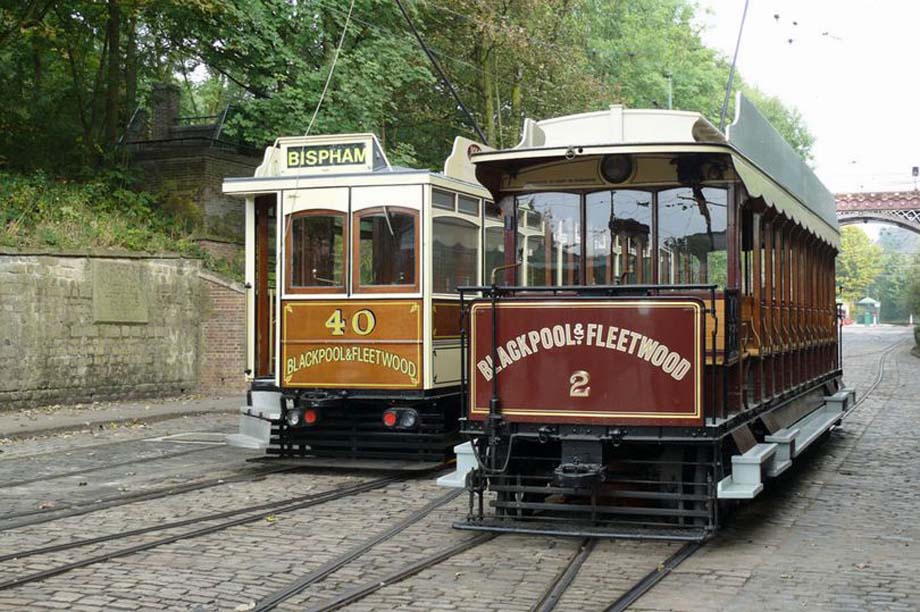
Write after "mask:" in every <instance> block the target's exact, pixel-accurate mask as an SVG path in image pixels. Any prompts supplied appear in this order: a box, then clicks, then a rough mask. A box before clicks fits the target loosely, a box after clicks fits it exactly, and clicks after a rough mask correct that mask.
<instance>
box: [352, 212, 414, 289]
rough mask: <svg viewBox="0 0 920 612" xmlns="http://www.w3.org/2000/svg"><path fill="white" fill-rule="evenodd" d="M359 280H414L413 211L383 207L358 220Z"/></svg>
mask: <svg viewBox="0 0 920 612" xmlns="http://www.w3.org/2000/svg"><path fill="white" fill-rule="evenodd" d="M359 231H360V238H359V245H360V246H359V253H358V256H359V257H360V258H361V259H360V264H359V268H360V284H361V285H364V286H367V285H414V284H415V233H416V228H415V215H412V214H410V213H404V212H399V211H394V210H392V209H388V208H384V209H383V210H381V211H380V212H374V213H365V214H363V215H361V216H360V221H359Z"/></svg>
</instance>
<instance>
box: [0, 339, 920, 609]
mask: <svg viewBox="0 0 920 612" xmlns="http://www.w3.org/2000/svg"><path fill="white" fill-rule="evenodd" d="M908 337H909V334H908V333H907V332H906V331H904V330H899V329H893V328H892V329H885V328H881V329H860V330H852V331H851V330H848V331H847V332H846V333H845V339H844V342H845V354H846V355H847V359H846V363H845V366H846V368H847V381H848V384H850V385H851V386H855V387H856V388H857V391H860V390H861V389H865V388H866V387H868V385H870V384H871V383H872V381H873V380H874V378H875V375H876V368H877V364H878V361H879V354H880V353H881V351H883V350H884V349H885V348H886V347H888V346H891V345H892V344H893V343H897V342H900V343H901V345H900V346H899V347H898V348H897V349H896V350H895V351H894V352H893V353H892V354H890V356H889V357H888V359H887V363H888V368H887V370H886V371H885V375H884V378H883V379H882V382H881V384H880V385H879V386H878V388H877V389H876V391H875V392H874V393H873V394H872V395H870V396H869V397H868V398H867V399H866V401H865V402H864V403H863V404H862V405H861V406H860V407H859V408H858V409H857V410H856V411H855V412H854V413H853V415H852V416H851V418H850V419H848V420H847V421H846V422H845V424H844V426H843V427H842V428H840V429H839V430H837V431H835V432H833V433H832V435H831V436H830V437H829V439H828V440H827V441H825V442H824V443H822V444H820V445H819V447H818V448H817V449H816V450H815V452H811V453H809V455H810V456H809V457H808V458H807V460H805V461H799V462H798V463H797V464H796V466H795V467H794V468H793V469H792V470H790V473H788V474H787V475H784V477H783V478H782V479H781V480H780V481H779V482H776V483H773V485H772V486H770V487H768V491H767V492H766V493H765V494H764V495H762V496H761V498H759V499H758V500H757V501H756V502H755V503H752V504H749V505H747V506H744V507H742V508H741V509H740V510H739V511H738V512H737V513H736V515H735V516H734V517H733V518H732V519H731V520H730V522H729V524H728V526H727V528H726V529H725V531H724V532H723V533H721V534H720V535H719V536H718V537H717V538H715V539H714V540H713V541H712V542H710V543H709V544H707V545H706V546H705V547H703V548H702V549H701V550H700V551H699V552H697V553H696V554H695V555H694V556H693V557H691V558H690V559H688V560H687V561H685V562H684V563H683V565H681V566H680V567H679V568H678V569H677V570H675V572H674V573H672V574H671V575H670V576H669V577H667V578H666V579H664V580H663V581H662V582H661V583H659V585H658V586H657V587H655V588H654V589H653V590H652V591H651V592H650V593H648V594H647V595H645V596H644V597H643V598H642V599H640V600H639V601H638V602H637V603H636V604H635V605H634V609H637V610H701V609H706V610H710V609H724V610H747V609H755V608H756V609H758V610H764V609H767V610H786V609H790V608H795V609H809V608H824V609H834V610H837V609H855V610H876V609H891V610H899V609H905V610H907V609H917V608H918V607H920V587H918V586H917V585H916V583H915V581H914V575H913V574H914V572H915V571H916V568H917V567H920V548H918V547H920V545H918V544H917V539H918V535H920V534H918V531H920V528H918V527H917V520H916V519H917V516H918V513H920V511H918V510H917V498H918V488H917V482H920V457H918V453H920V450H918V449H920V446H918V437H920V435H918V434H917V433H915V432H914V428H912V427H911V426H910V424H911V423H915V422H916V420H917V415H916V414H915V412H914V411H915V410H918V409H920V407H918V406H917V401H916V398H917V397H918V395H920V376H917V374H918V373H920V359H917V358H915V357H912V356H910V355H909V353H908V350H909V344H908V343H907V338H908ZM235 421H236V419H235V417H233V416H232V415H213V416H207V417H197V416H196V417H189V418H187V419H178V420H173V421H163V422H159V423H152V424H148V425H145V426H143V427H134V428H132V427H119V428H117V429H112V430H104V431H101V432H98V431H97V432H96V433H95V434H91V433H80V434H67V435H56V436H48V437H44V438H36V439H30V440H21V441H15V442H10V443H7V444H6V445H4V447H3V449H4V451H6V452H5V453H4V454H3V455H0V556H2V555H4V554H7V553H10V552H13V551H23V550H26V549H31V548H35V547H39V546H47V545H53V544H60V543H66V542H69V541H72V540H74V539H77V538H85V537H94V536H99V535H105V534H117V533H121V532H123V531H126V530H128V529H137V528H139V527H146V526H153V525H162V524H164V523H166V522H169V521H175V520H178V519H187V518H194V517H201V516H204V515H207V514H210V513H213V512H220V511H225V510H230V509H235V508H243V507H246V506H249V505H253V504H258V503H265V502H268V501H277V500H283V499H287V498H290V497H293V496H298V495H305V494H308V493H314V492H320V491H328V490H333V489H336V488H339V487H342V486H345V485H349V484H356V483H359V482H363V481H367V480H369V479H372V478H374V477H375V476H376V475H371V474H366V473H363V474H362V473H358V472H334V471H311V472H305V471H290V472H279V473H271V474H264V475H262V476H261V477H260V478H258V479H253V478H249V476H253V475H255V474H257V473H258V472H259V470H260V469H264V468H261V467H259V466H258V465H256V466H254V465H253V464H251V463H246V461H245V460H246V459H247V458H249V457H251V456H252V455H251V454H246V453H242V452H239V451H237V450H236V449H231V448H228V447H226V446H221V445H216V444H204V443H202V442H207V441H214V440H217V437H215V436H207V435H198V436H194V437H192V438H191V439H186V440H185V441H186V442H192V443H188V444H182V443H180V442H178V441H177V439H175V438H172V439H161V440H151V439H155V438H162V437H163V436H168V435H170V434H175V433H182V432H189V431H197V432H221V431H230V430H232V429H233V428H234V427H235ZM905 424H907V425H905ZM195 441H197V442H199V443H195ZM189 451H191V452H189ZM132 459H143V461H142V462H140V463H137V462H135V463H129V462H131V461H132ZM77 472H79V473H77ZM239 476H244V478H243V479H241V480H234V478H235V477H239ZM216 477H219V478H223V479H225V481H224V482H223V483H222V484H215V486H211V487H209V488H204V489H200V490H196V491H190V492H185V493H177V494H175V495H171V496H168V497H162V498H158V499H153V500H147V501H135V502H134V503H124V504H121V505H117V506H114V507H110V508H102V509H97V510H95V511H92V512H88V513H84V514H80V515H78V516H69V517H68V516H65V517H63V518H58V519H57V520H51V521H48V522H44V523H41V524H35V525H31V526H20V527H15V528H10V527H9V525H10V524H11V523H9V521H7V522H6V525H7V526H6V527H4V520H3V517H9V515H11V514H12V515H17V514H19V515H20V516H19V517H18V519H16V518H14V520H30V518H31V517H37V516H42V512H46V511H53V510H54V508H49V509H45V510H43V511H41V512H38V513H37V514H26V513H29V512H33V513H34V512H36V511H38V510H39V509H40V508H39V507H40V506H41V505H42V504H44V503H46V502H53V503H55V504H59V505H58V506H57V508H63V507H65V506H67V505H68V504H71V505H73V504H75V503H77V504H91V503H93V502H94V501H95V500H96V499H101V498H105V497H112V498H116V499H118V498H121V499H122V501H128V500H125V499H124V498H125V497H129V496H131V495H133V494H137V493H139V492H145V491H156V490H160V489H162V488H163V487H167V486H171V485H176V484H179V483H187V482H206V481H209V479H210V480H213V479H214V478H216ZM17 483H18V484H17ZM81 483H85V484H81ZM11 485H13V486H11ZM444 493H445V490H444V489H441V488H439V487H437V486H435V484H434V482H433V479H432V478H430V477H417V478H414V479H412V480H409V481H405V482H397V483H393V484H390V485H388V486H386V487H383V488H379V489H375V490H372V491H368V492H364V493H360V494H356V495H353V496H350V497H345V498H342V499H339V500H336V501H331V502H326V503H323V504H321V505H318V506H313V507H310V508H305V509H301V510H296V511H291V512H278V513H276V514H274V515H272V516H269V517H267V518H260V519H259V520H257V521H254V522H251V523H247V524H243V525H238V526H235V527H231V528H227V529H224V530H221V531H218V532H216V533H213V534H209V535H202V536H199V537H195V538H191V539H184V540H178V541H175V542H173V543H170V544H166V545H162V546H158V547H156V548H152V549H148V550H144V551H141V552H137V553H134V554H130V555H127V556H122V557H119V558H116V559H112V560H110V561H105V562H100V563H95V564H93V565H89V566H87V567H82V568H78V569H74V570H71V571H69V572H66V573H62V574H59V575H56V576H52V577H48V578H45V579H43V580H41V581H36V582H32V583H29V584H26V585H22V586H18V587H14V588H11V589H6V590H0V609H2V610H31V609H72V610H79V611H83V612H95V611H99V610H161V609H172V610H196V611H205V610H207V611H210V610H246V609H250V608H251V607H252V606H253V605H254V604H255V602H257V601H259V600H260V599H262V598H264V597H265V596H267V595H269V594H270V593H272V592H274V591H276V590H277V589H279V588H282V587H284V586H285V585H287V584H288V583H289V582H290V581H292V580H294V579H297V578H300V577H302V576H304V575H306V574H308V573H309V572H311V571H313V570H315V569H316V568H318V567H320V566H322V565H323V564H324V563H326V562H328V561H330V560H332V559H334V558H336V557H338V556H339V555H342V554H343V553H344V552H345V551H347V550H349V549H350V548H351V547H353V546H356V545H358V544H360V543H362V542H364V541H365V540H366V539H368V538H369V537H371V536H373V535H375V534H377V533H380V532H383V531H385V530H386V529H387V528H388V527H389V526H391V525H393V524H394V523H396V522H397V521H399V520H401V519H403V518H405V517H407V516H409V515H411V514H412V513H413V512H414V511H416V510H418V509H420V508H422V507H424V506H425V505H426V504H428V503H429V502H431V501H432V500H434V499H436V498H438V497H440V496H442V495H444ZM466 502H467V500H466V496H464V495H461V496H460V497H458V498H457V499H455V500H453V501H451V502H449V503H447V504H445V505H443V506H441V507H439V508H438V509H436V510H434V511H433V512H431V513H430V514H428V515H427V516H426V517H425V518H423V519H422V520H421V521H420V522H419V523H417V524H414V525H413V526H411V527H409V528H408V529H407V530H406V531H405V532H403V533H402V534H400V535H399V536H397V537H394V538H392V539H390V540H387V541H385V542H383V543H381V544H379V545H377V546H375V547H373V548H372V549H371V550H369V551H368V552H367V553H365V554H363V555H361V556H360V557H358V558H357V559H355V560H354V561H352V562H351V563H349V564H347V565H346V566H344V567H342V568H341V569H339V570H337V571H335V572H333V573H332V574H330V575H329V576H327V577H326V578H325V579H323V580H322V581H320V582H318V583H316V584H314V585H311V586H310V587H309V588H307V589H305V590H304V591H302V592H301V593H299V594H297V595H295V596H294V597H292V598H291V599H290V600H288V601H287V602H285V603H284V604H282V605H281V606H280V607H279V609H283V610H303V609H309V608H311V607H314V606H320V605H322V604H324V603H327V602H329V601H330V600H331V599H332V598H333V597H334V596H336V595H337V594H340V593H341V592H343V591H344V590H346V589H348V588H349V587H353V586H355V585H357V584H363V583H366V582H369V581H382V580H383V578H384V577H385V576H386V575H387V574H388V573H389V572H390V571H392V570H394V569H397V568H400V567H403V566H405V565H407V564H410V563H412V562H414V561H418V560H420V559H422V558H424V557H425V556H427V555H429V554H431V553H433V552H436V551H438V550H441V549H443V548H444V547H446V546H449V545H451V544H454V543H459V542H464V541H467V540H469V539H470V538H471V537H473V536H474V534H473V533H470V532H467V531H458V530H454V529H452V528H451V526H450V525H451V523H452V522H453V521H455V520H457V519H459V518H461V517H462V516H463V515H464V513H465V511H466V508H465V505H466ZM212 524H214V522H213V521H211V522H205V523H202V524H196V525H194V526H188V527H182V528H173V529H170V530H166V531H157V532H154V533H148V534H143V535H138V536H133V537H130V538H124V539H120V540H118V541H114V542H106V543H98V544H92V545H89V546H84V547H80V548H74V549H68V550H63V551H59V552H54V553H49V554H43V555H36V556H31V557H25V558H20V559H10V560H7V561H3V562H0V582H3V581H4V580H9V579H11V578H14V577H17V576H23V575H27V574H31V573H34V572H38V571H42V570H45V569H47V568H50V567H54V566H58V565H61V564H64V563H69V562H72V561H76V560H79V559H83V558H86V557H90V556H94V555H100V554H104V553H110V552H112V551H114V550H117V549H121V548H124V547H127V546H134V545H137V544H142V543H146V542H151V541H153V540H155V539H158V538H162V537H164V536H166V535H175V534H179V533H183V532H185V531H189V530H192V529H195V528H198V527H200V526H206V525H212ZM578 544H579V541H578V540H573V539H564V538H551V537H528V536H519V535H500V536H498V537H496V538H494V539H492V540H489V541H487V542H486V543H484V544H481V545H479V546H476V547H474V548H472V549H470V550H467V551H465V552H463V553H460V554H457V555H455V556H453V557H451V558H449V559H447V560H445V561H443V562H441V563H439V564H438V565H436V566H434V567H432V568H429V569H426V570H423V571H421V572H419V573H417V574H415V575H413V576H410V577H408V578H406V579H405V580H402V581H398V582H394V583H392V584H386V585H384V586H383V587H382V588H380V589H379V590H377V591H376V592H374V593H372V594H370V595H369V596H367V597H365V598H363V599H361V600H360V601H358V602H356V603H354V604H352V605H351V606H349V608H348V609H353V610H392V609H414V610H527V609H530V607H531V606H532V605H533V604H534V603H535V602H536V601H537V600H538V599H539V597H540V595H541V594H542V593H543V591H544V589H545V588H546V586H547V585H548V584H549V583H550V582H551V581H552V580H553V579H554V578H555V577H556V576H557V575H558V574H559V573H560V572H561V571H562V570H563V568H564V567H565V566H566V563H567V562H568V560H569V559H570V558H572V556H573V555H575V554H576V552H577V550H578ZM677 547H678V545H677V544H668V543H664V542H625V541H602V542H600V543H599V544H598V545H597V547H596V548H595V550H594V552H593V553H592V554H591V556H590V557H589V558H588V559H587V561H586V562H585V564H584V565H583V566H582V568H581V570H580V572H579V573H578V575H577V576H576V578H575V580H574V582H573V583H572V585H571V586H570V587H569V589H568V590H567V591H566V593H565V594H564V596H563V597H562V599H561V601H560V602H559V606H558V607H557V609H559V610H595V609H602V608H603V607H605V606H606V605H608V604H609V603H611V602H612V601H613V600H614V599H616V598H617V597H618V596H619V595H620V594H621V593H622V592H623V591H624V590H625V589H626V588H628V587H629V586H631V585H632V584H633V583H634V582H635V581H636V580H637V579H639V578H641V577H642V576H643V575H645V574H646V573H648V572H649V571H651V570H652V569H654V568H655V567H656V566H657V565H658V564H659V563H660V562H662V561H663V560H664V559H666V558H667V557H668V556H670V555H671V554H672V553H673V552H674V551H676V550H677Z"/></svg>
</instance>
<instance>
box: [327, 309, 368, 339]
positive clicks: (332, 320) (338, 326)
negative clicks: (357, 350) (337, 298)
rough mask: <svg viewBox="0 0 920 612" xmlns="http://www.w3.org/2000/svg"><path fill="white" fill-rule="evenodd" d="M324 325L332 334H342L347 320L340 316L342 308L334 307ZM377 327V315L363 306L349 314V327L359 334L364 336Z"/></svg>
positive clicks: (346, 326) (346, 327)
mask: <svg viewBox="0 0 920 612" xmlns="http://www.w3.org/2000/svg"><path fill="white" fill-rule="evenodd" d="M325 326H326V328H327V329H330V330H332V335H333V336H344V335H345V330H347V329H348V322H347V321H346V320H345V319H344V318H343V317H342V309H341V308H336V309H335V310H333V311H332V314H331V315H329V318H328V319H326V323H325ZM375 327H377V317H375V316H374V312H373V311H371V310H369V309H367V308H363V309H361V310H359V311H357V312H356V313H355V314H353V315H351V329H352V331H354V332H355V333H356V334H358V335H359V336H366V335H368V334H369V333H371V332H372V331H374V328H375Z"/></svg>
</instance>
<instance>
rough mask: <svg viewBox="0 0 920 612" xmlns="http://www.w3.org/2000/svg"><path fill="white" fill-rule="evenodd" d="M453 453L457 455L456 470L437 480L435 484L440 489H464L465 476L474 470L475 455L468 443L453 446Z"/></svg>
mask: <svg viewBox="0 0 920 612" xmlns="http://www.w3.org/2000/svg"><path fill="white" fill-rule="evenodd" d="M454 453H456V455H457V467H456V469H455V470H454V471H453V472H451V473H450V474H447V475H445V476H441V477H440V478H438V480H437V483H438V485H440V486H442V487H453V488H456V489H462V488H464V487H466V475H467V474H469V473H470V472H472V471H473V470H475V469H476V455H475V454H474V453H475V451H474V450H473V445H472V444H471V443H470V442H464V443H463V444H458V445H457V446H455V447H454Z"/></svg>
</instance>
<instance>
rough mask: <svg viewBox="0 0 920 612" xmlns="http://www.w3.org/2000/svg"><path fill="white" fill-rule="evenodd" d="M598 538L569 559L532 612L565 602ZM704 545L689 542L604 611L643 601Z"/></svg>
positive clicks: (547, 610) (543, 611) (587, 540)
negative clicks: (563, 599) (569, 589)
mask: <svg viewBox="0 0 920 612" xmlns="http://www.w3.org/2000/svg"><path fill="white" fill-rule="evenodd" d="M597 543H598V538H584V539H583V540H581V542H580V544H579V546H578V548H577V549H576V550H575V551H574V552H573V554H572V555H571V556H570V557H569V559H568V561H567V562H566V564H565V565H564V566H563V567H562V568H561V570H560V571H559V572H558V573H557V574H556V577H555V578H554V579H553V580H552V581H551V582H550V583H549V584H548V585H547V587H546V589H545V590H544V591H543V593H542V595H541V596H540V599H538V600H537V601H536V603H534V605H533V606H531V608H530V610H531V612H551V611H552V610H555V609H556V606H557V605H558V604H559V602H560V601H561V600H562V596H563V595H565V592H566V590H567V589H568V588H569V587H570V586H571V585H572V583H573V582H575V578H576V576H577V575H578V572H579V570H580V569H581V567H582V566H583V565H584V564H585V562H586V561H587V560H588V558H589V557H590V556H591V554H592V553H593V552H594V549H595V547H596V545H597ZM703 544H704V543H702V542H687V543H685V544H683V546H681V547H680V548H679V549H678V550H677V551H676V552H675V553H674V554H672V555H670V556H668V557H667V558H666V559H664V560H663V561H662V562H661V563H659V564H658V565H657V566H655V568H654V569H653V570H652V571H650V572H649V573H648V574H646V575H645V576H643V577H642V578H640V579H639V580H637V581H636V582H634V583H633V584H632V586H630V587H629V588H628V589H626V590H625V591H623V593H622V594H620V596H619V597H617V598H616V599H615V600H614V601H613V602H612V603H610V604H609V605H608V606H606V607H605V608H604V610H605V612H622V611H623V610H626V609H628V608H629V606H631V605H632V604H634V603H635V602H636V601H638V600H639V598H640V597H642V596H643V595H645V594H646V593H647V592H648V591H650V590H651V589H652V587H654V586H655V585H656V584H658V583H659V582H660V581H661V580H662V579H663V578H664V577H665V576H667V575H668V574H669V573H671V571H672V570H673V569H674V568H676V567H677V566H679V565H680V564H681V563H683V562H684V561H686V560H687V559H688V558H690V557H691V556H692V555H693V554H694V553H695V552H696V551H698V550H699V549H700V548H701V547H702V546H703Z"/></svg>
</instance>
